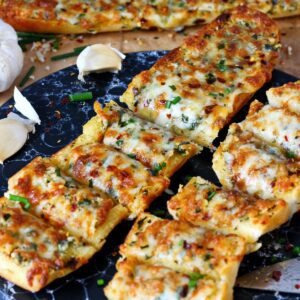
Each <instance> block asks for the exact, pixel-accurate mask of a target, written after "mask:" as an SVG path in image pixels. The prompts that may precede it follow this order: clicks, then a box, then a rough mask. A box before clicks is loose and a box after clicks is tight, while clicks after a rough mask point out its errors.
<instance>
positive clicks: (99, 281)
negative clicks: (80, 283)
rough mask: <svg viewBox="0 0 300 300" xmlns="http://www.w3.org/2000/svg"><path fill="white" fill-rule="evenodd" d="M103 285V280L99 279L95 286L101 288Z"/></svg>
mask: <svg viewBox="0 0 300 300" xmlns="http://www.w3.org/2000/svg"><path fill="white" fill-rule="evenodd" d="M104 284H105V281H104V279H102V278H100V279H98V280H97V285H98V286H102V285H104Z"/></svg>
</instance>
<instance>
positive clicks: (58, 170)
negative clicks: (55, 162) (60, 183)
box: [55, 167, 61, 177]
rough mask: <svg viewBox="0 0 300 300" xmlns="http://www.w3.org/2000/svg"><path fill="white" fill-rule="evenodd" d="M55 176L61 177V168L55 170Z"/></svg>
mask: <svg viewBox="0 0 300 300" xmlns="http://www.w3.org/2000/svg"><path fill="white" fill-rule="evenodd" d="M55 174H56V176H58V177H61V173H60V168H58V167H56V168H55Z"/></svg>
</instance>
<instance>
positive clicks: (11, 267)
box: [0, 198, 96, 292]
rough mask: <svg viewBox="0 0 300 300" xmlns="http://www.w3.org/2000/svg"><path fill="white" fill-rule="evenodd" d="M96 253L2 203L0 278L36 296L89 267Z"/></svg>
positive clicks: (70, 236)
mask: <svg viewBox="0 0 300 300" xmlns="http://www.w3.org/2000/svg"><path fill="white" fill-rule="evenodd" d="M95 252H96V249H95V248H94V247H92V246H89V245H87V244H85V243H83V242H80V241H79V240H78V239H77V238H76V237H74V236H72V235H70V234H69V233H66V232H65V231H62V230H60V229H57V228H54V227H52V226H51V225H49V224H47V223H46V222H44V221H42V220H41V219H38V218H36V217H34V216H32V215H30V214H29V213H27V212H25V211H24V210H23V209H22V207H21V206H20V205H19V204H18V203H13V202H12V201H10V200H7V199H6V198H1V199H0V259H1V266H0V276H2V277H4V278H5V279H7V280H9V281H12V282H13V283H15V284H17V285H18V286H21V287H22V288H24V289H26V290H29V291H32V292H36V291H39V290H40V289H42V288H43V287H45V286H46V285H47V284H48V283H50V282H51V281H53V280H55V279H56V278H60V277H63V276H65V275H67V274H68V273H71V272H72V271H74V270H76V269H78V268H79V267H80V266H82V265H83V264H85V263H87V262H88V260H89V258H90V257H91V256H92V255H93V254H94V253H95Z"/></svg>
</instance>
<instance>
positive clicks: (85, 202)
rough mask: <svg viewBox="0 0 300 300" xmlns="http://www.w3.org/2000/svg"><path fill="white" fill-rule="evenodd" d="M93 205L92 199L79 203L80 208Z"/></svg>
mask: <svg viewBox="0 0 300 300" xmlns="http://www.w3.org/2000/svg"><path fill="white" fill-rule="evenodd" d="M91 204H92V201H91V200H90V199H83V200H81V201H79V202H78V205H79V206H89V205H91Z"/></svg>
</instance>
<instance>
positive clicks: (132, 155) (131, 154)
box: [127, 153, 136, 159]
mask: <svg viewBox="0 0 300 300" xmlns="http://www.w3.org/2000/svg"><path fill="white" fill-rule="evenodd" d="M127 156H128V157H130V158H133V159H136V155H135V154H133V153H129V154H127Z"/></svg>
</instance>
